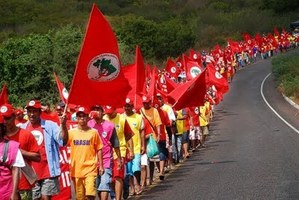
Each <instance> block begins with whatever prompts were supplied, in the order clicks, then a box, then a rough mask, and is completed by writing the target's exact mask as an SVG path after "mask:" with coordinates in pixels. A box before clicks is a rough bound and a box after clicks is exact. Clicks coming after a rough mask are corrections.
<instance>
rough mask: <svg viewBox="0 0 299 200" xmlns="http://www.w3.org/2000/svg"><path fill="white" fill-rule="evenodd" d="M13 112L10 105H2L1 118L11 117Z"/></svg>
mask: <svg viewBox="0 0 299 200" xmlns="http://www.w3.org/2000/svg"><path fill="white" fill-rule="evenodd" d="M14 112H15V109H14V108H13V106H12V105H11V104H3V105H2V106H1V107H0V113H1V114H2V116H3V117H11V116H12V115H13V114H14Z"/></svg>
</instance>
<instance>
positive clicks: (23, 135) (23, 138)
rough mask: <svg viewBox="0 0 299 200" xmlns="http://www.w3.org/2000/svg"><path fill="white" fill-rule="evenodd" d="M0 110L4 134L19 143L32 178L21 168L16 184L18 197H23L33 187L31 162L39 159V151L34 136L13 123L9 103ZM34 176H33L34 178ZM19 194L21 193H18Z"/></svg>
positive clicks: (11, 109)
mask: <svg viewBox="0 0 299 200" xmlns="http://www.w3.org/2000/svg"><path fill="white" fill-rule="evenodd" d="M0 112H1V114H2V116H3V118H4V121H5V125H6V129H7V132H6V136H7V137H8V139H10V140H14V141H16V142H19V143H20V147H19V148H20V150H21V153H22V156H23V158H24V161H25V164H26V167H27V168H29V169H31V173H33V174H31V175H32V178H26V176H25V175H24V173H25V172H24V171H23V170H22V172H23V173H22V176H21V179H20V182H19V185H18V190H19V197H20V198H21V196H22V199H24V198H25V197H31V189H32V188H33V183H34V179H35V180H36V174H35V173H34V171H32V167H31V163H32V162H39V161H40V158H41V157H40V153H39V148H38V145H37V142H36V140H35V138H34V136H33V135H32V134H31V133H30V132H29V131H26V130H24V129H21V128H19V127H17V126H16V125H15V118H16V114H15V110H14V108H13V106H12V105H11V104H4V105H2V106H1V107H0ZM34 177H35V178H34ZM20 194H21V195H20Z"/></svg>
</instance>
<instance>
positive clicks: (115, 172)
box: [112, 158, 125, 182]
mask: <svg viewBox="0 0 299 200" xmlns="http://www.w3.org/2000/svg"><path fill="white" fill-rule="evenodd" d="M121 159H122V164H121V169H117V166H118V159H114V160H113V169H112V182H115V179H116V178H120V179H124V178H125V164H124V162H125V159H124V158H121Z"/></svg>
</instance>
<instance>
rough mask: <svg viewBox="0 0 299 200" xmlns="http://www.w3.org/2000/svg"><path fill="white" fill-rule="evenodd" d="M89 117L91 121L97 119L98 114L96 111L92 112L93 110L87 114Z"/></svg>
mask: <svg viewBox="0 0 299 200" xmlns="http://www.w3.org/2000/svg"><path fill="white" fill-rule="evenodd" d="M89 117H90V118H91V119H94V118H97V117H99V113H98V111H94V110H92V111H90V113H89Z"/></svg>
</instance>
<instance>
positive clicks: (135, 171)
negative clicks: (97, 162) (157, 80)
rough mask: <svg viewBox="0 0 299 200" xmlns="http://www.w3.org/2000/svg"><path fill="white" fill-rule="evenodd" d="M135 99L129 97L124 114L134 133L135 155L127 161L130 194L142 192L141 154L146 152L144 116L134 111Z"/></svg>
mask: <svg viewBox="0 0 299 200" xmlns="http://www.w3.org/2000/svg"><path fill="white" fill-rule="evenodd" d="M133 109H134V104H133V100H131V99H129V98H127V99H126V103H125V106H124V110H125V113H124V116H125V118H126V120H127V122H128V123H129V126H130V127H131V129H132V131H133V132H134V135H133V137H132V140H133V146H134V147H133V150H134V152H133V153H134V157H133V159H132V160H130V161H129V162H128V163H127V165H126V166H127V176H128V178H129V184H130V195H134V194H137V195H139V194H141V193H142V188H141V155H143V154H144V153H145V139H144V122H143V119H142V116H141V115H140V114H137V113H135V112H134V110H133Z"/></svg>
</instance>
